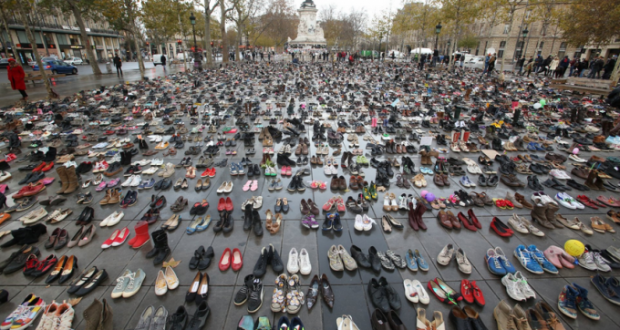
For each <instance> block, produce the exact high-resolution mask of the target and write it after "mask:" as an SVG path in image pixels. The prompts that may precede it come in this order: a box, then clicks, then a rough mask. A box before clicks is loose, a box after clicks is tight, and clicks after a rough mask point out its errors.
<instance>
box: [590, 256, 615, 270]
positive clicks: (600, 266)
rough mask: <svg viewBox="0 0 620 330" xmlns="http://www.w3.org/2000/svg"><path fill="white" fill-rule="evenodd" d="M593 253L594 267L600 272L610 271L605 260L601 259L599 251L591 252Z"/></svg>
mask: <svg viewBox="0 0 620 330" xmlns="http://www.w3.org/2000/svg"><path fill="white" fill-rule="evenodd" d="M592 253H593V254H594V263H595V264H596V268H598V270H600V271H601V272H611V267H609V265H608V264H607V262H606V261H605V260H604V259H603V257H602V256H601V254H600V253H598V252H592Z"/></svg>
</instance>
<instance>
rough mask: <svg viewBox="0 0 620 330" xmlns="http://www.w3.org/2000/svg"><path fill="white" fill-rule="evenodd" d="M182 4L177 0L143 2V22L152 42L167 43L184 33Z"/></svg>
mask: <svg viewBox="0 0 620 330" xmlns="http://www.w3.org/2000/svg"><path fill="white" fill-rule="evenodd" d="M180 6H181V4H180V3H179V1H176V0H149V1H146V2H144V3H143V4H142V13H143V14H144V16H143V18H142V23H143V24H144V28H145V29H146V34H147V36H148V37H149V40H151V42H153V43H154V44H156V45H161V44H165V43H166V42H167V41H168V40H170V39H172V38H174V37H175V36H176V35H177V34H182V31H181V30H182V24H180V23H181V22H180V15H181V8H180ZM183 6H185V4H183Z"/></svg>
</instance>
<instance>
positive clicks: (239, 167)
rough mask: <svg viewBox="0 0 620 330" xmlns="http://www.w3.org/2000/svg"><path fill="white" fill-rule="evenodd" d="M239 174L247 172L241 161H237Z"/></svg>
mask: <svg viewBox="0 0 620 330" xmlns="http://www.w3.org/2000/svg"><path fill="white" fill-rule="evenodd" d="M236 165H237V174H238V175H244V174H245V169H243V165H241V163H237V164H236Z"/></svg>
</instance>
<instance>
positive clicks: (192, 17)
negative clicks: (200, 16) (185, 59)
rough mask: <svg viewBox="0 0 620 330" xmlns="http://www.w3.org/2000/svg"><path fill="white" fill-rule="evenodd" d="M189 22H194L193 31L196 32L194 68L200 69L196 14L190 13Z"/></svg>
mask: <svg viewBox="0 0 620 330" xmlns="http://www.w3.org/2000/svg"><path fill="white" fill-rule="evenodd" d="M189 22H190V23H192V32H193V33H194V68H195V69H196V70H200V58H199V57H198V44H197V43H196V28H195V25H196V16H194V13H190V16H189Z"/></svg>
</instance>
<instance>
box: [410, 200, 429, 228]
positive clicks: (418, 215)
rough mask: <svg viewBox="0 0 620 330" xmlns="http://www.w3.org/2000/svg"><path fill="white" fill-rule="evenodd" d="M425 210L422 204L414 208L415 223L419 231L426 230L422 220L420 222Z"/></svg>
mask: <svg viewBox="0 0 620 330" xmlns="http://www.w3.org/2000/svg"><path fill="white" fill-rule="evenodd" d="M426 210H427V208H426V206H424V204H422V203H418V204H417V205H416V207H415V211H413V212H414V214H415V219H416V222H417V223H418V227H420V229H422V230H426V224H425V223H424V220H422V215H424V212H426Z"/></svg>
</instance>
